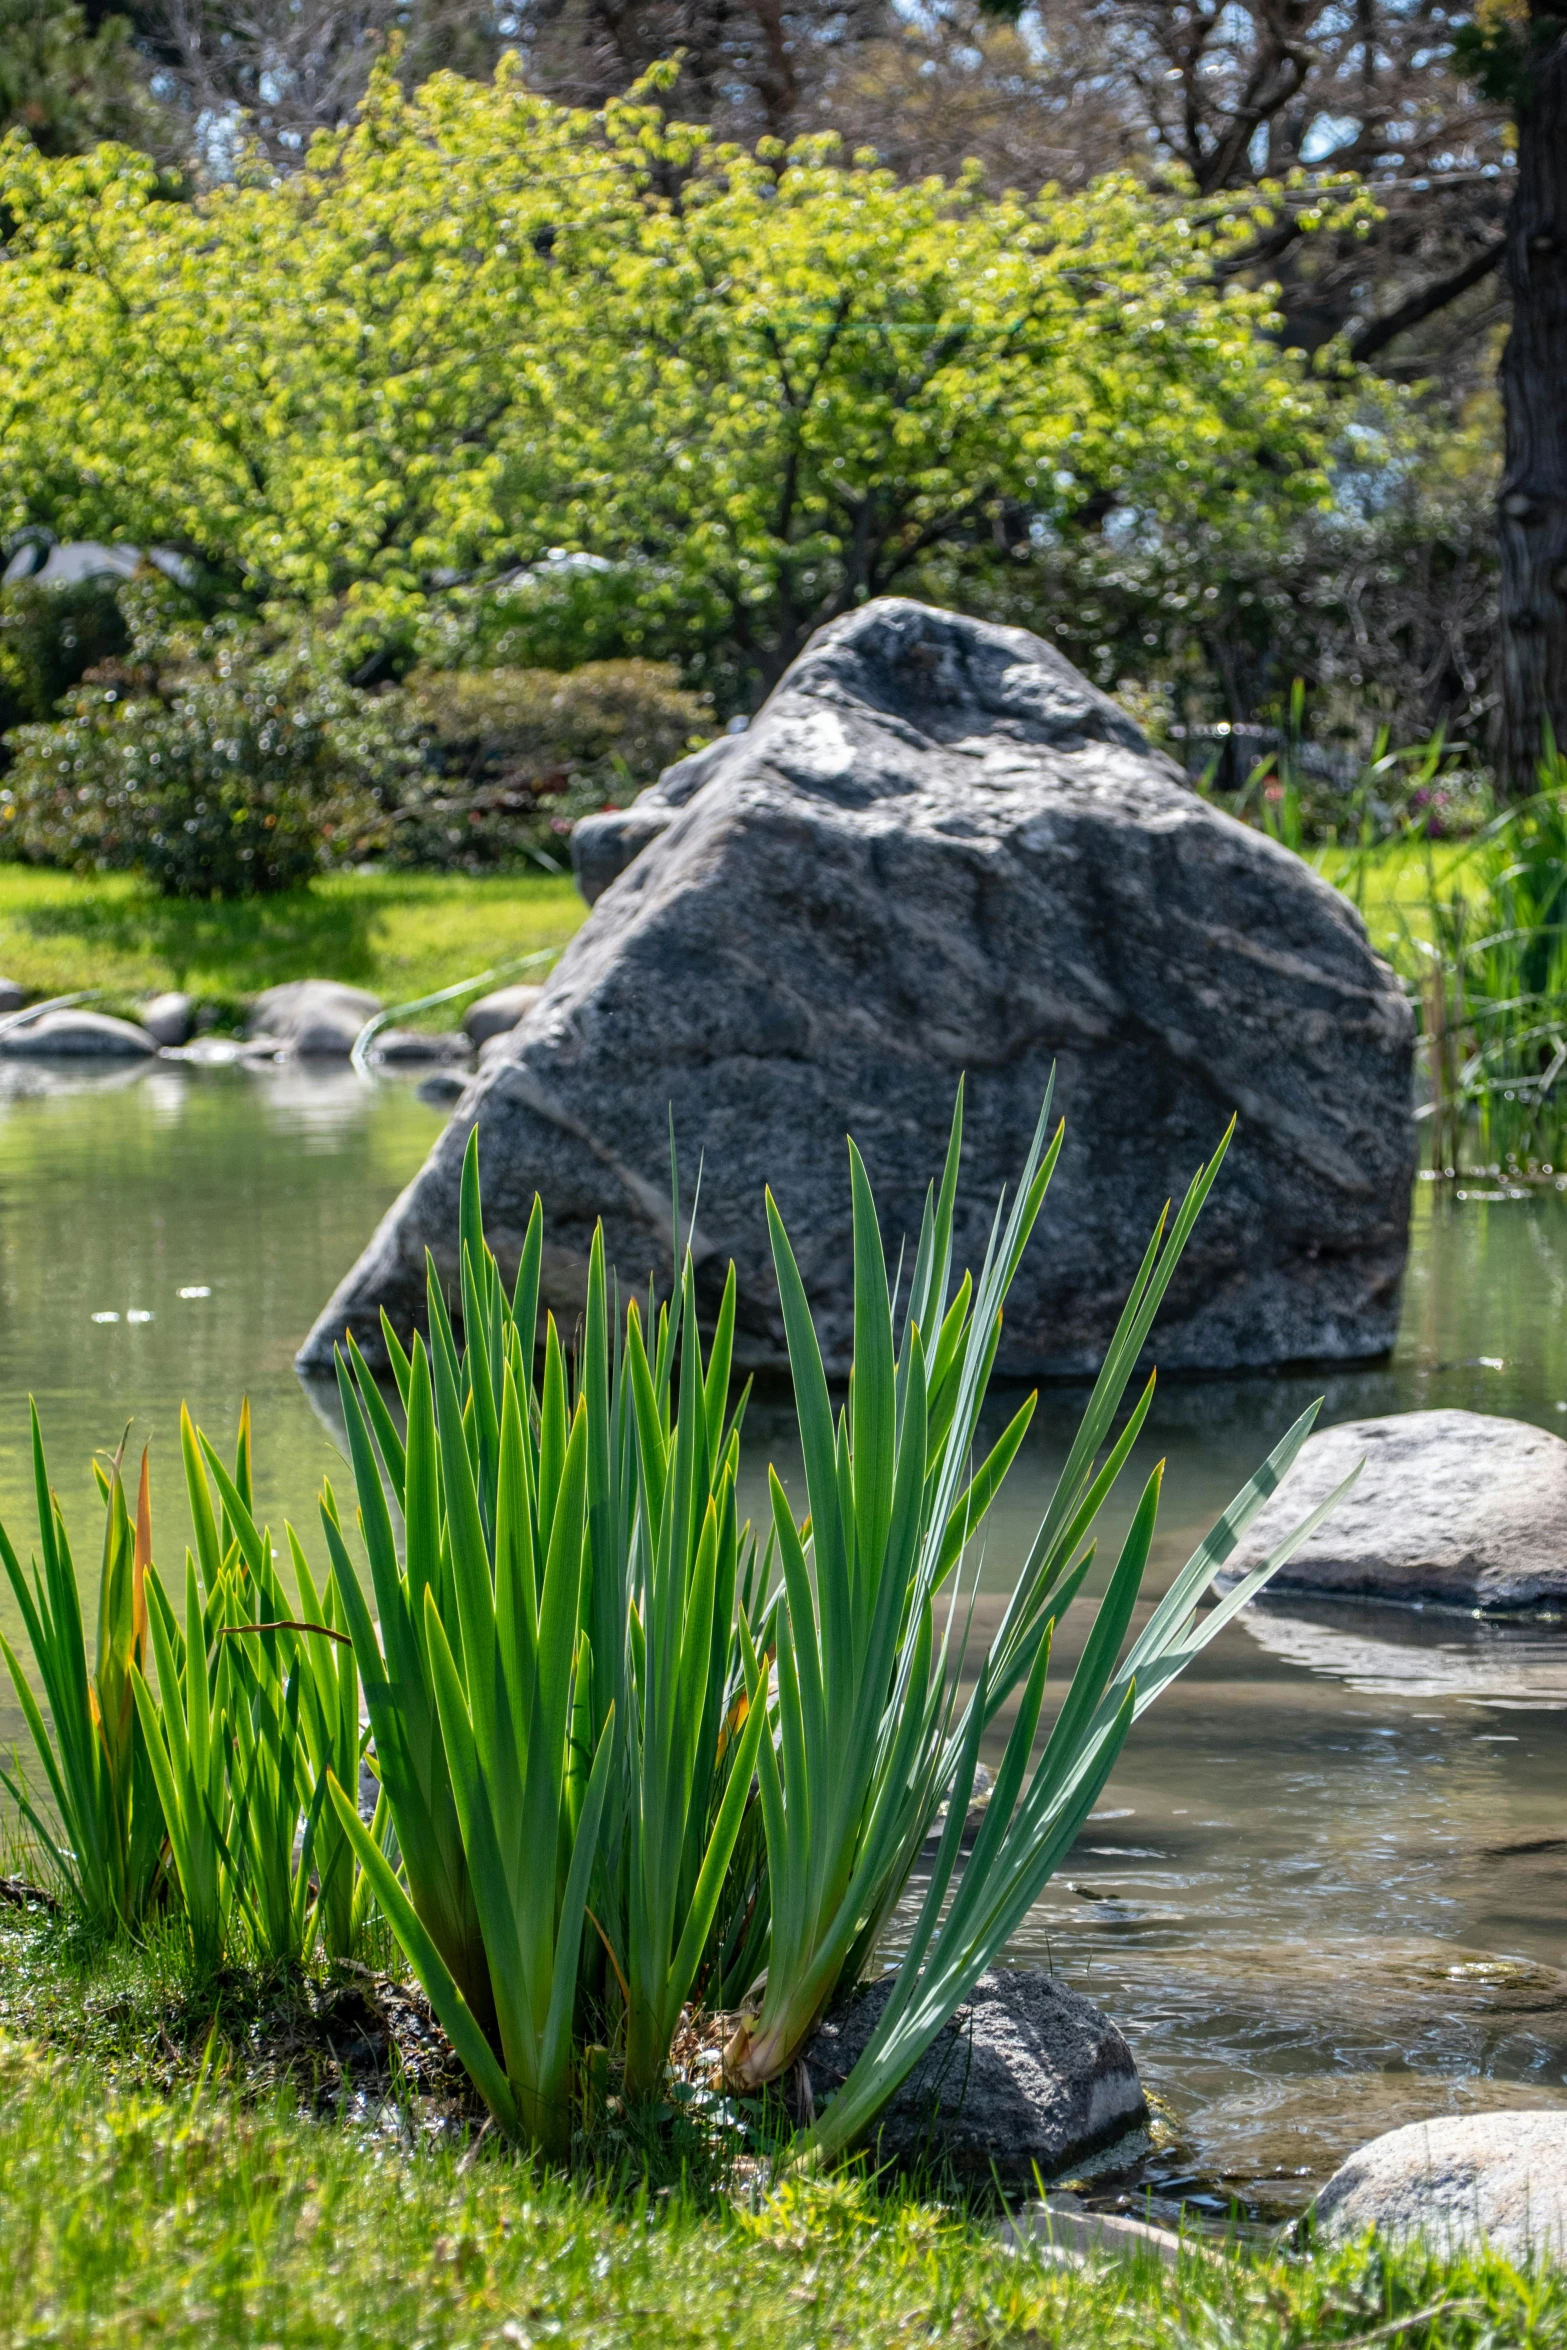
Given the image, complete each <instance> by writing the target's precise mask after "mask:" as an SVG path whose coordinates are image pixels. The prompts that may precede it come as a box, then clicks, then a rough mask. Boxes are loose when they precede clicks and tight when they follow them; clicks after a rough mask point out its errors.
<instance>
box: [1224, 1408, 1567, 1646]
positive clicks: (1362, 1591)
mask: <svg viewBox="0 0 1567 2350" xmlns="http://www.w3.org/2000/svg"><path fill="white" fill-rule="evenodd" d="M1362 1459H1363V1460H1364V1462H1365V1467H1364V1468H1363V1469H1362V1470H1361V1472H1360V1477H1359V1480H1358V1482H1357V1483H1356V1484H1355V1485H1353V1486H1352V1487H1351V1488H1350V1491H1349V1492H1348V1493H1347V1494H1346V1495H1345V1497H1344V1499H1343V1500H1342V1501H1341V1502H1340V1503H1339V1504H1338V1507H1337V1508H1336V1509H1335V1510H1334V1511H1333V1512H1332V1514H1331V1516H1329V1517H1328V1518H1327V1519H1325V1520H1324V1522H1323V1524H1322V1525H1320V1526H1319V1527H1318V1528H1317V1530H1316V1532H1315V1533H1314V1534H1313V1535H1312V1536H1311V1538H1310V1540H1309V1541H1307V1542H1306V1543H1304V1544H1303V1545H1302V1547H1301V1548H1300V1549H1299V1550H1298V1551H1297V1552H1296V1553H1295V1556H1294V1557H1293V1558H1292V1559H1290V1560H1289V1561H1288V1563H1287V1564H1286V1565H1285V1566H1284V1567H1282V1568H1281V1569H1280V1571H1279V1573H1278V1575H1277V1576H1276V1577H1275V1578H1274V1580H1273V1582H1272V1583H1271V1584H1270V1585H1269V1587H1268V1588H1269V1591H1270V1593H1274V1592H1280V1591H1309V1592H1312V1593H1314V1594H1317V1595H1319V1596H1320V1595H1323V1594H1334V1593H1336V1594H1340V1595H1352V1596H1355V1597H1360V1598H1375V1599H1399V1600H1436V1601H1445V1602H1446V1603H1448V1604H1449V1605H1451V1606H1455V1607H1466V1608H1472V1607H1485V1608H1527V1607H1540V1606H1544V1605H1550V1604H1555V1605H1558V1606H1559V1605H1560V1604H1561V1602H1562V1600H1563V1599H1564V1598H1567V1543H1564V1539H1563V1528H1564V1527H1567V1444H1564V1443H1563V1441H1562V1439H1561V1438H1560V1437H1559V1436H1552V1435H1550V1434H1549V1433H1548V1432H1547V1431H1546V1430H1545V1429H1543V1428H1532V1427H1530V1426H1529V1425H1528V1424H1527V1423H1526V1422H1524V1421H1522V1420H1500V1419H1493V1418H1492V1417H1491V1415H1490V1414H1489V1413H1485V1412H1395V1413H1393V1414H1392V1415H1391V1416H1390V1417H1389V1418H1387V1419H1385V1420H1346V1421H1343V1422H1342V1423H1341V1424H1340V1425H1339V1426H1338V1427H1336V1428H1324V1429H1323V1430H1322V1431H1321V1432H1320V1433H1319V1434H1317V1435H1315V1436H1309V1437H1308V1438H1307V1439H1306V1442H1305V1443H1304V1445H1303V1446H1302V1447H1301V1451H1300V1457H1299V1459H1298V1460H1297V1461H1296V1463H1295V1466H1294V1468H1293V1469H1292V1470H1291V1471H1290V1474H1289V1475H1288V1477H1287V1478H1286V1479H1285V1481H1284V1483H1283V1485H1282V1486H1281V1487H1280V1488H1279V1491H1278V1493H1277V1495H1276V1496H1275V1498H1274V1499H1273V1500H1272V1501H1270V1502H1269V1504H1268V1506H1267V1508H1266V1509H1264V1510H1263V1511H1262V1512H1261V1514H1260V1515H1259V1516H1258V1517H1257V1518H1255V1519H1254V1520H1253V1522H1252V1524H1251V1526H1250V1527H1249V1529H1248V1530H1247V1533H1246V1535H1245V1538H1244V1540H1243V1541H1242V1542H1241V1543H1240V1544H1239V1545H1238V1546H1237V1548H1236V1550H1235V1551H1234V1552H1233V1554H1232V1555H1231V1558H1230V1561H1229V1564H1228V1566H1227V1567H1226V1569H1225V1572H1224V1575H1223V1577H1222V1578H1221V1580H1223V1581H1225V1582H1228V1583H1233V1582H1234V1581H1235V1580H1236V1578H1237V1577H1238V1576H1240V1575H1243V1574H1245V1573H1246V1572H1247V1571H1248V1569H1249V1568H1251V1567H1253V1566H1260V1565H1261V1563H1262V1561H1263V1559H1265V1558H1266V1557H1267V1555H1268V1553H1269V1551H1270V1550H1272V1549H1273V1548H1274V1547H1275V1546H1276V1545H1277V1544H1278V1543H1279V1542H1281V1541H1282V1540H1283V1538H1284V1537H1285V1535H1286V1534H1288V1532H1289V1531H1290V1528H1291V1527H1292V1526H1298V1525H1299V1524H1300V1521H1301V1519H1302V1518H1304V1517H1306V1516H1307V1515H1308V1514H1309V1512H1310V1511H1311V1510H1312V1509H1314V1508H1315V1506H1316V1504H1317V1503H1318V1502H1319V1501H1322V1500H1324V1499H1325V1498H1326V1496H1327V1495H1328V1494H1330V1493H1331V1492H1332V1491H1333V1488H1334V1487H1335V1486H1336V1485H1337V1484H1339V1483H1340V1482H1341V1480H1342V1479H1343V1478H1345V1477H1347V1476H1348V1474H1349V1472H1350V1470H1351V1469H1352V1468H1353V1467H1354V1466H1355V1463H1356V1462H1357V1461H1358V1460H1362Z"/></svg>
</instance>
